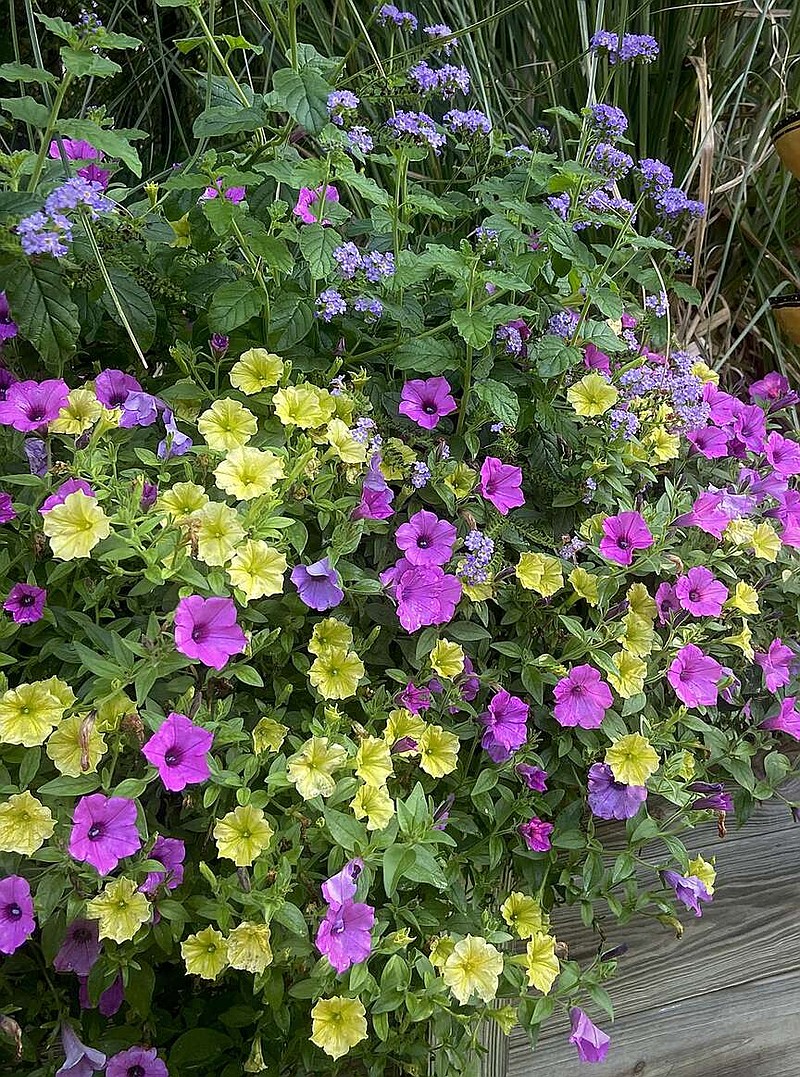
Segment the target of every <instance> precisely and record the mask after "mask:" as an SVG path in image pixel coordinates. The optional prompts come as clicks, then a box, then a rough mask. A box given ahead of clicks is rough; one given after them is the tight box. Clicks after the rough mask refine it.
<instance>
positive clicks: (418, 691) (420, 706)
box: [395, 681, 433, 714]
mask: <svg viewBox="0 0 800 1077" xmlns="http://www.w3.org/2000/svg"><path fill="white" fill-rule="evenodd" d="M395 702H396V703H397V704H398V706H400V707H405V708H406V710H409V711H411V713H412V714H419V713H420V711H426V710H428V709H429V708H430V706H431V704H432V703H433V696H432V695H431V693H430V690H429V689H427V688H417V686H416V685H415V684H414V682H413V681H409V682H408V684H407V685H406V686H405V688H404V689H403V691H402V692H399V693H398V695H397V698H396V700H395Z"/></svg>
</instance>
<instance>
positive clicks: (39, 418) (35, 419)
mask: <svg viewBox="0 0 800 1077" xmlns="http://www.w3.org/2000/svg"><path fill="white" fill-rule="evenodd" d="M28 418H29V419H30V421H31V422H32V423H43V422H44V420H45V415H44V410H43V409H42V408H41V407H32V408H30V410H29V411H28Z"/></svg>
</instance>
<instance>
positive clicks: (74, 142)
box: [47, 138, 103, 161]
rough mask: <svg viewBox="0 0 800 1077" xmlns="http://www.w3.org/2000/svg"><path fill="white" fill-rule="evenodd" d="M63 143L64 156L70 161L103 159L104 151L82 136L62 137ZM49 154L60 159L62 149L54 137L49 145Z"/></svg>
mask: <svg viewBox="0 0 800 1077" xmlns="http://www.w3.org/2000/svg"><path fill="white" fill-rule="evenodd" d="M61 145H62V146H63V147H64V156H65V157H66V158H67V160H68V161H102V160H103V153H102V151H101V150H97V149H95V148H94V146H92V145H90V143H88V142H85V141H84V140H83V139H82V138H62V139H61ZM47 152H48V155H49V156H50V157H53V158H55V160H60V158H61V149H60V147H59V145H58V140H57V139H55V138H54V139H53V141H52V142H51V143H50V145H49V147H48V151H47Z"/></svg>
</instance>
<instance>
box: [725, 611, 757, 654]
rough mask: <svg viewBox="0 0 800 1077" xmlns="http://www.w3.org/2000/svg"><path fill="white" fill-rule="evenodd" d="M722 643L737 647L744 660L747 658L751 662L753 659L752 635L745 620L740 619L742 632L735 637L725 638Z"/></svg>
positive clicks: (744, 618)
mask: <svg viewBox="0 0 800 1077" xmlns="http://www.w3.org/2000/svg"><path fill="white" fill-rule="evenodd" d="M722 642H723V643H730V644H732V645H733V646H734V647H738V648H739V650H740V651H741V652H742V654H743V655H744V656H745V658H749V659H750V661H751V662H752V661H753V659H754V658H755V652H754V651H753V633H752V632H751V631H750V625H749V624H748V623H747V618H746V617H743V618H742V630H741V632H737V633H736V635H732V636H726V637H725V638H724V639H723V641H722Z"/></svg>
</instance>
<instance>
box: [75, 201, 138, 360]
mask: <svg viewBox="0 0 800 1077" xmlns="http://www.w3.org/2000/svg"><path fill="white" fill-rule="evenodd" d="M82 219H83V226H84V228H85V229H86V235H87V236H88V237H89V244H90V246H91V248H92V253H93V254H94V257H95V261H96V262H97V267H98V269H99V270H100V273H101V275H102V277H103V280H104V281H105V285H106V288H107V289H108V294H109V295H110V296H111V302H112V303H113V304H114V309H115V310H116V312H117V314H118V315H119V320H120V321H121V322H122V324H123V326H124V328H125V332H126V333H127V334H128V338H129V339H130V342H131V344H132V345H133V350H134V351H135V352H136V354H137V356H138V357H139V362H140V363H141V364H142V366H143V367H144V368H145V370H149V367H148V365H147V360H146V359H145V357H144V352H143V351H142V349H141V348H140V346H139V341H138V340H137V339H136V334H135V333H134V331H133V329H132V328H131V324H130V322H129V321H128V317H127V315H126V313H125V311H124V310H123V308H122V304H121V303H120V301H119V296H118V295H117V291H116V289H115V287H114V285H113V283H112V281H111V277H110V276H109V274H108V270H107V269H106V264H105V262H104V261H103V255H102V253H101V252H100V247H99V246H98V245H97V240H96V238H95V235H94V232H93V231H92V225H91V222H90V221H89V218H88V216H87V215H86V214H85V213H84V214H83V215H82Z"/></svg>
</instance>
